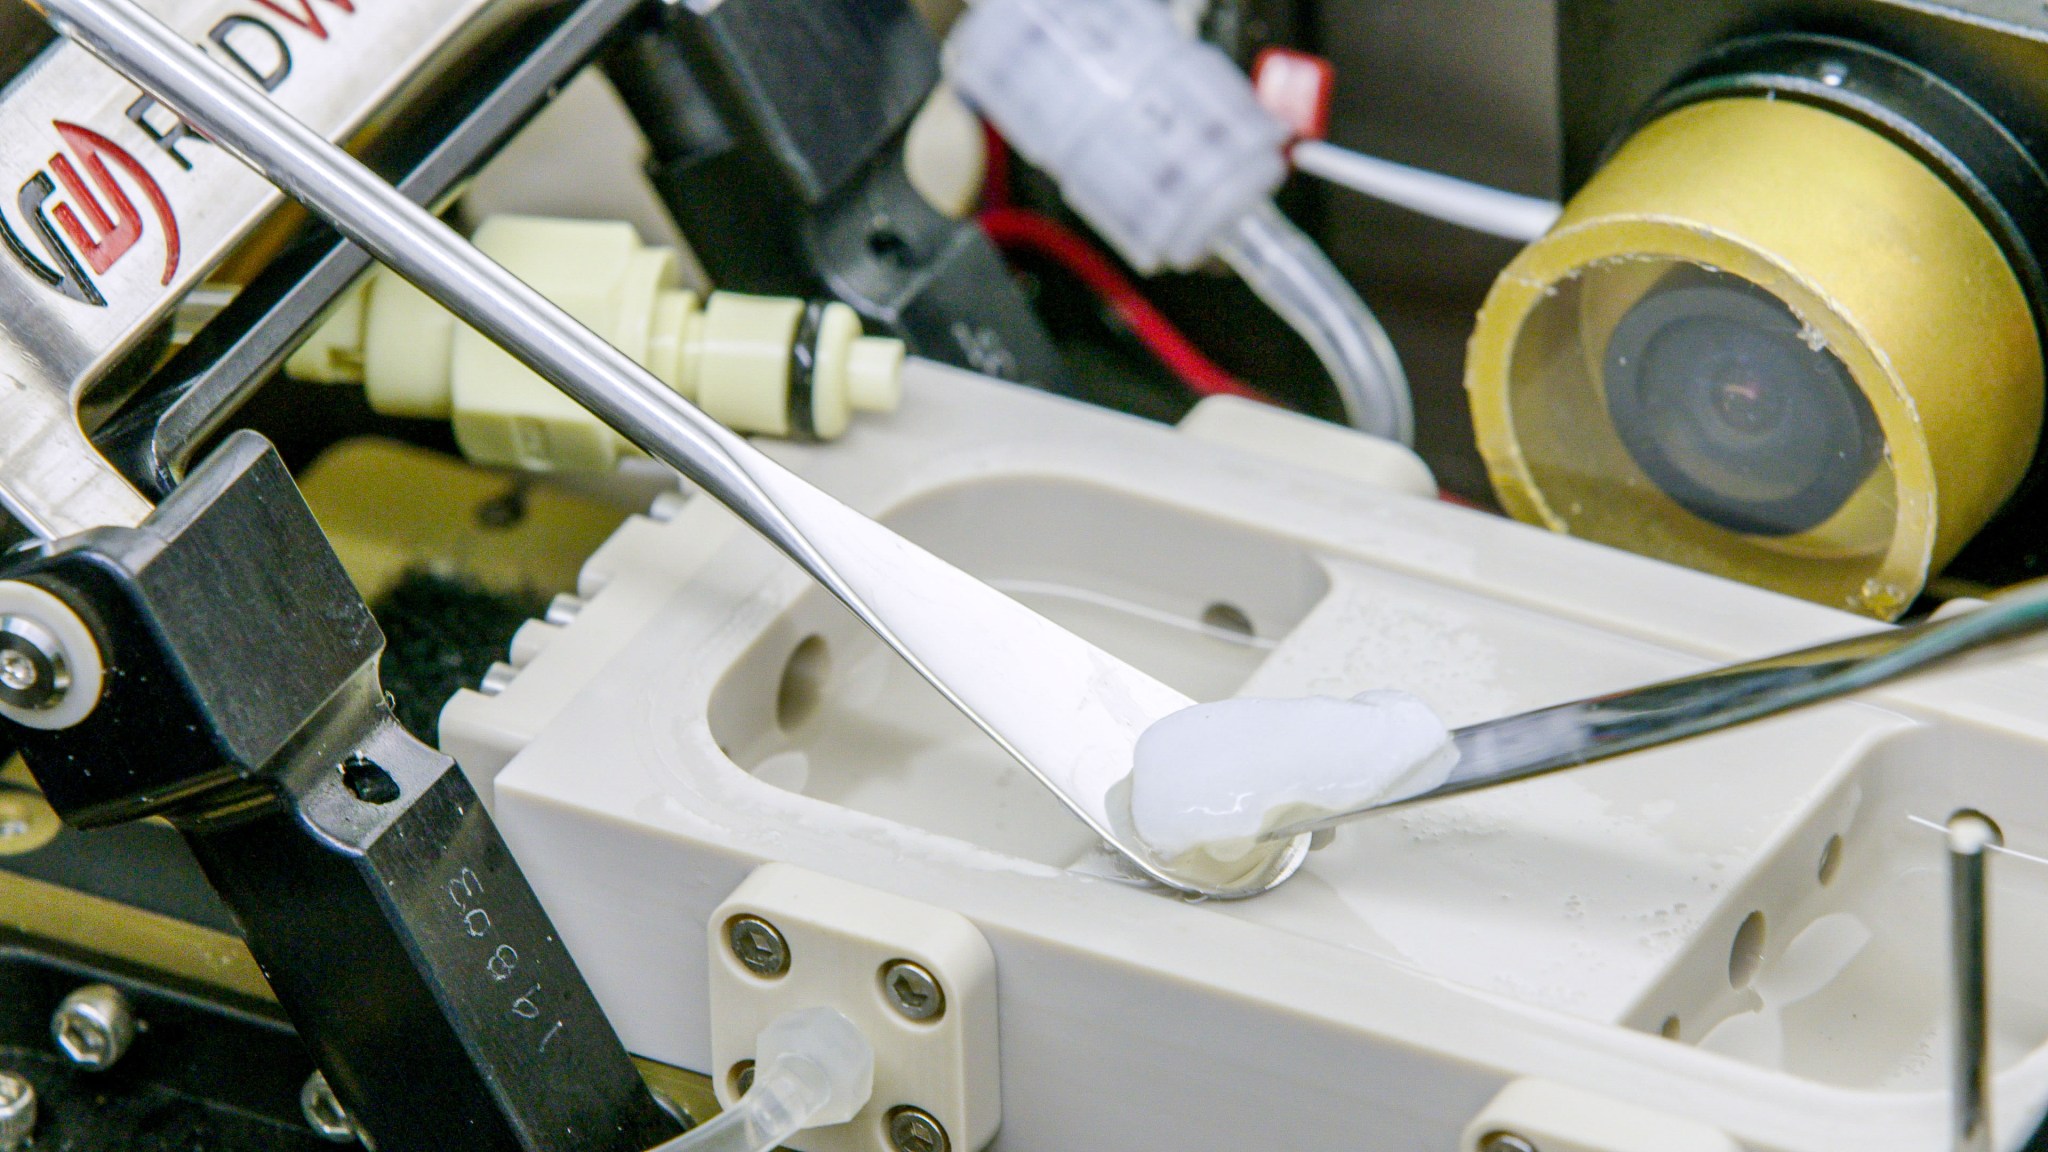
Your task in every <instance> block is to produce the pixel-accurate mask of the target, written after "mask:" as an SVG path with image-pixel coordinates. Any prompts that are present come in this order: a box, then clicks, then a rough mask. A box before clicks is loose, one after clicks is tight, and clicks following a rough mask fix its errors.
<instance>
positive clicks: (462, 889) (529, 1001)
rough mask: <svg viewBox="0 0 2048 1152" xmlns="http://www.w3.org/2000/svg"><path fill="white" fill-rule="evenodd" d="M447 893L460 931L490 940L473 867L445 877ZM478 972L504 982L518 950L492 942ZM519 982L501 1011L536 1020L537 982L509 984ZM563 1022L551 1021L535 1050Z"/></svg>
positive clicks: (515, 969) (515, 967)
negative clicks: (514, 992) (517, 988)
mask: <svg viewBox="0 0 2048 1152" xmlns="http://www.w3.org/2000/svg"><path fill="white" fill-rule="evenodd" d="M447 892H448V899H449V901H450V902H451V903H453V904H454V906H455V914H456V916H457V917H458V922H459V923H460V924H461V925H462V931H463V934H464V935H466V936H468V937H469V938H471V939H473V940H479V941H484V942H486V943H488V942H490V941H491V940H492V938H493V935H494V933H495V932H496V931H497V929H496V927H495V926H494V925H493V924H492V923H491V911H490V908H489V906H488V904H487V902H486V900H487V897H488V895H489V893H488V892H486V891H485V889H484V881H483V877H481V876H478V875H477V874H476V872H475V870H474V869H470V868H463V869H461V870H460V871H458V872H456V873H455V875H454V876H453V877H451V878H450V879H449V881H448V883H447ZM482 973H483V976H484V977H485V978H486V979H488V980H489V981H490V983H491V985H492V986H493V987H497V986H504V985H506V984H507V982H508V981H511V980H512V978H513V977H514V976H517V975H518V974H519V949H517V948H515V947H513V946H512V945H511V944H510V943H507V942H505V941H502V940H500V941H498V942H497V943H495V944H493V945H492V947H491V950H490V952H489V953H487V954H486V955H485V956H484V960H483V965H482ZM521 984H523V985H524V987H525V990H524V991H522V992H520V993H519V994H518V995H517V996H513V997H511V999H510V1000H509V1001H507V1002H506V1007H505V1012H506V1014H507V1015H510V1016H513V1017H516V1018H518V1019H520V1020H525V1021H538V1020H540V1018H541V1005H540V992H541V986H540V983H539V982H538V981H534V980H526V981H522V982H519V983H513V984H511V985H510V987H520V986H521ZM566 1023H567V1022H566V1021H563V1020H554V1021H551V1022H550V1026H549V1027H548V1029H547V1031H546V1033H545V1034H543V1035H542V1036H541V1038H540V1042H539V1044H538V1045H537V1046H536V1048H535V1050H536V1051H539V1052H545V1051H547V1048H548V1044H549V1043H550V1042H552V1041H553V1040H554V1038H555V1036H556V1035H557V1034H559V1033H560V1032H561V1031H562V1029H563V1028H564V1027H565V1026H566Z"/></svg>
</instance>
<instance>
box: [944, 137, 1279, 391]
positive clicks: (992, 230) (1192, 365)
mask: <svg viewBox="0 0 2048 1152" xmlns="http://www.w3.org/2000/svg"><path fill="white" fill-rule="evenodd" d="M982 132H983V134H984V136H985V138H986V139H987V141H988V161H987V175H986V178H985V180H984V182H983V184H982V189H981V204H982V211H981V227H982V229H983V230H984V231H986V232H987V233H988V236H989V239H990V240H993V241H994V242H995V244H996V247H998V248H1002V249H1004V250H1005V251H1013V252H1014V251H1018V250H1023V251H1028V252H1035V253H1037V254H1039V255H1040V256H1044V257H1045V258H1047V259H1049V260H1051V261H1053V262H1054V263H1056V264H1058V265H1059V266H1060V267H1062V268H1064V269H1066V270H1067V272H1068V273H1070V274H1071V275H1072V276H1073V277H1074V278H1075V279H1077V280H1079V281H1080V282H1081V283H1082V284H1083V285H1084V286H1086V287H1087V288H1088V290H1089V291H1091V292H1093V293H1095V295H1096V296H1098V297H1100V298H1101V299H1102V302H1103V303H1105V304H1107V305H1108V306H1109V307H1110V309H1111V311H1113V312H1115V313H1116V316H1117V318H1118V319H1119V320H1122V321H1123V322H1124V324H1125V325H1126V326H1128V327H1129V328H1130V330H1131V333H1132V334H1133V335H1135V336H1136V337H1137V338H1138V341H1139V342H1140V343H1142V344H1143V345H1145V347H1146V348H1147V349H1148V350H1150V351H1151V353H1152V354H1153V355H1154V356H1157V357H1158V358H1159V361H1160V363H1162V364H1164V365H1166V368H1167V370H1168V371H1170V372H1172V373H1173V374H1174V375H1175V376H1176V377H1179V379H1180V381H1181V383H1183V384H1185V385H1187V387H1188V389H1189V390H1190V391H1192V392H1194V393H1196V394H1197V395H1201V396H1217V395H1225V396H1243V397H1245V398H1247V399H1251V400H1259V401H1262V402H1264V403H1267V404H1275V403H1277V402H1276V401H1275V400H1273V399H1272V398H1271V397H1270V396H1267V395H1266V394H1265V393H1263V392H1261V391H1259V390H1258V389H1256V388H1253V387H1252V386H1251V385H1249V384H1246V383H1245V382H1244V381H1242V380H1239V379H1238V378H1237V377H1236V376H1234V375H1232V374H1231V373H1230V370H1229V369H1227V368H1225V367H1223V366H1222V365H1221V364H1218V363H1216V362H1215V361H1214V360H1211V359H1209V357H1208V356H1207V355H1205V354H1204V353H1203V352H1202V350H1201V349H1200V348H1197V347H1195V345H1194V342H1193V341H1192V340H1189V339H1188V338H1187V337H1186V336H1185V335H1183V334H1182V333H1181V330H1180V329H1179V328H1177V327H1175V326H1174V323H1173V321H1172V320H1169V319H1167V317H1166V314H1165V313H1164V312H1161V311H1160V310H1159V309H1158V308H1156V307H1154V306H1153V304H1152V302H1151V301H1150V300H1147V299H1145V294H1144V293H1142V292H1140V291H1139V290H1138V286H1137V285H1135V284H1133V283H1131V280H1130V277H1128V276H1125V275H1124V274H1123V272H1122V270H1121V269H1119V268H1118V267H1117V266H1116V265H1115V264H1114V263H1112V262H1111V261H1110V260H1109V258H1108V257H1106V256H1104V255H1103V254H1102V253H1100V252H1098V251H1096V249H1095V246H1094V245H1093V244H1090V243H1089V242H1088V240H1087V238H1086V237H1084V236H1082V235H1081V234H1080V233H1078V232H1076V231H1074V230H1073V229H1071V228H1069V227H1067V226H1066V225H1064V224H1062V223H1060V222H1059V221H1057V220H1054V219H1053V218H1052V217H1050V216H1047V215H1044V214H1043V213H1039V212H1032V211H1030V210H1028V209H1024V208H1015V207H1012V206H1011V204H1010V145H1009V142H1008V141H1006V140H1004V139H1003V137H1002V133H1000V132H998V131H996V128H995V125H993V124H990V123H989V122H988V121H986V120H984V121H982Z"/></svg>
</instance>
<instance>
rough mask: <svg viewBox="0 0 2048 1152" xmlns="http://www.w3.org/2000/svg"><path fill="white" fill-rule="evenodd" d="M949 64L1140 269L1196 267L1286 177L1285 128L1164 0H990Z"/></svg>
mask: <svg viewBox="0 0 2048 1152" xmlns="http://www.w3.org/2000/svg"><path fill="white" fill-rule="evenodd" d="M946 67H947V71H948V73H949V75H950V77H951V79H952V82H953V84H954V86H955V87H956V88H958V89H959V91H960V94H961V95H962V96H963V97H965V98H966V99H967V101H968V102H969V103H971V104H973V105H974V106H976V107H977V108H979V109H980V110H981V112H982V113H983V114H984V115H986V116H987V117H988V118H989V119H990V120H993V121H994V122H995V123H996V125H997V126H998V127H1000V128H1001V129H1002V131H1003V134H1004V135H1005V136H1006V137H1008V138H1009V141H1010V143H1011V145H1012V146H1014V147H1015V148H1016V149H1017V151H1018V152H1019V153H1021V154H1022V155H1023V156H1024V157H1025V158H1026V159H1028V160H1030V161H1031V162H1032V163H1033V164H1036V165H1038V166H1039V167H1041V168H1044V169H1045V170H1046V171H1048V172H1050V173H1052V175H1053V176H1054V178H1056V179H1057V180H1058V181H1059V183H1060V191H1061V192H1062V194H1063V195H1065V197H1066V199H1067V202H1068V203H1070V204H1072V205H1073V207H1074V209H1075V211H1077V212H1079V213H1080V214H1081V215H1082V216H1084V217H1086V218H1087V220H1088V222H1089V223H1090V224H1092V225H1093V226H1094V227H1095V229H1096V230H1097V231H1098V232H1100V233H1101V234H1102V235H1103V237H1104V238H1105V239H1107V240H1108V241H1109V242H1110V243H1111V244H1113V245H1115V246H1116V249H1117V251H1118V252H1119V253H1121V254H1122V255H1123V257H1124V259H1125V260H1127V261H1129V262H1130V264H1131V266H1132V267H1133V268H1136V269H1137V270H1138V271H1140V272H1143V273H1148V274H1149V273H1151V272H1155V271H1157V270H1159V269H1160V268H1161V267H1172V268H1178V269H1183V270H1186V269H1192V268H1194V267H1195V266H1196V265H1198V264H1200V263H1201V262H1202V261H1203V260H1205V259H1207V257H1208V256H1209V254H1210V252H1211V251H1212V250H1213V249H1214V248H1215V246H1216V241H1217V239H1218V237H1219V236H1221V235H1222V234H1223V232H1224V231H1225V230H1226V229H1228V228H1229V227H1230V226H1231V225H1232V224H1234V223H1235V222H1236V221H1237V220H1238V219H1240V218H1241V217H1243V216H1244V215H1245V214H1246V213H1247V212H1249V211H1251V210H1252V209H1253V208H1254V207H1256V206H1257V205H1258V204H1259V203H1260V202H1262V201H1264V200H1266V199H1268V198H1269V197H1271V196H1272V194H1273V191H1274V189H1276V188H1278V187H1279V186H1280V182H1281V180H1282V179H1283V178H1284V177H1285V176H1286V165H1285V162H1284V161H1283V160H1282V158H1281V146H1282V145H1283V144H1285V143H1286V140H1287V130H1286V129H1285V128H1284V127H1282V126H1281V124H1280V123H1279V121H1277V120H1275V119H1273V117H1272V116H1271V115H1269V114H1268V113H1267V112H1266V111H1265V109H1263V108H1261V107H1260V106H1259V103H1258V101H1257V99H1256V98H1255V97H1254V96H1253V95H1252V89H1251V84H1250V82H1249V81H1247V80H1246V79H1245V77H1244V75H1243V74H1242V73H1240V72H1239V71H1238V70H1237V69H1236V68H1235V67H1234V66H1233V65H1232V64H1231V63H1230V60H1229V58H1227V57H1226V56H1224V55H1223V53H1222V52H1220V51H1218V50H1217V49H1215V48H1214V47H1211V46H1209V45H1207V44H1203V43H1200V42H1198V41H1194V40H1191V39H1189V38H1188V37H1187V36H1186V35H1185V34H1184V33H1182V32H1181V30H1180V29H1179V28H1178V27H1177V26H1175V24H1174V22H1173V17H1172V15H1171V14H1170V13H1169V12H1168V11H1167V9H1166V7H1165V6H1164V5H1162V4H1159V3H1158V2H1157V0H981V3H979V4H977V5H976V6H975V7H973V8H972V9H970V10H969V11H968V13H967V15H965V16H964V17H962V18H961V20H960V22H959V23H958V24H956V25H955V26H954V28H953V32H952V35H951V36H950V37H948V38H947V41H946Z"/></svg>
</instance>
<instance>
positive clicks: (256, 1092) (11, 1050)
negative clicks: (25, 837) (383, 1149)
mask: <svg viewBox="0 0 2048 1152" xmlns="http://www.w3.org/2000/svg"><path fill="white" fill-rule="evenodd" d="M93 983H107V984H112V985H114V986H115V987H117V988H119V989H120V990H121V992H122V993H123V994H124V995H125V996H127V998H128V1000H129V1002H130V1003H131V1004H132V1005H133V1006H134V1010H135V1015H136V1019H137V1020H138V1021H139V1022H140V1024H139V1027H138V1030H137V1033H136V1037H135V1041H134V1043H133V1045H132V1046H131V1047H130V1048H129V1050H128V1053H127V1054H126V1055H125V1056H123V1057H122V1058H121V1060H120V1061H119V1062H118V1063H116V1064H115V1065H114V1067H113V1068H111V1069H109V1070H107V1071H104V1072H85V1071H81V1070H79V1069H77V1068H75V1067H73V1066H72V1065H71V1064H70V1063H69V1062H68V1061H66V1060H65V1059H64V1058H63V1057H62V1055H61V1054H60V1053H59V1052H58V1051H57V1050H56V1047H55V1045H54V1044H53V1043H52V1042H51V1041H50V1038H49V1020H50V1014H51V1012H52V1011H53V1010H54V1009H55V1008H56V1006H57V1004H58V1003H59V1002H60V1001H61V1000H62V999H63V998H64V997H65V996H66V995H68V994H69V993H70V992H71V991H72V990H74V989H76V988H78V987H80V986H81V985H85V984H93ZM0 1068H4V1069H7V1070H9V1071H12V1072H15V1073H18V1074H20V1075H23V1076H25V1077H26V1078H27V1079H28V1080H29V1082H30V1083H32V1084H33V1085H34V1086H35V1089H36V1095H37V1103H38V1108H37V1114H38V1122H37V1127H36V1133H35V1142H34V1144H33V1145H32V1148H33V1150H34V1152H243V1150H249V1152H255V1150H257V1149H265V1150H277V1152H301V1150H304V1152H311V1150H313V1149H317V1148H327V1147H331V1145H327V1144H325V1143H324V1142H323V1141H321V1140H320V1139H319V1138H318V1137H316V1136H314V1135H313V1134H312V1133H311V1132H310V1131H309V1130H308V1129H307V1128H306V1126H305V1124H304V1122H303V1120H302V1119H301V1116H300V1112H299V1103H298V1097H299V1089H300V1087H301V1086H302V1085H303V1084H304V1083H305V1081H306V1078H307V1077H308V1076H309V1075H311V1074H312V1070H313V1064H312V1061H311V1059H310V1058H308V1057H307V1055H306V1053H305V1050H304V1048H303V1047H302V1046H301V1045H300V1044H299V1041H298V1038H297V1037H296V1036H294V1035H293V1034H292V1031H291V1028H290V1027H289V1026H288V1025H286V1024H285V1023H284V1021H283V1020H282V1019H281V1018H280V1017H278V1016H277V1015H276V1010H275V1008H273V1007H271V1006H269V1005H265V1004H260V1003H254V1002H241V1001H239V999H238V998H235V997H232V996H228V995H226V994H222V993H218V992H214V991H210V990H204V989H200V988H197V987H196V986H188V985H184V984H181V983H179V982H177V981H174V980H170V979H168V978H163V977H155V976H145V975H143V974H141V973H139V972H136V971H133V970H130V969H127V968H125V967H123V966H121V965H118V964H113V963H110V962H104V961H99V960H95V959H92V958H90V957H86V956H84V955H83V954H74V953H71V952H69V951H68V950H65V949H63V948H60V947H57V946H54V945H46V944H40V943H37V942H34V941H30V940H28V939H26V938H23V937H19V936H16V935H14V934H12V933H7V932H0Z"/></svg>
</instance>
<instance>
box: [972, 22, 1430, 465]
mask: <svg viewBox="0 0 2048 1152" xmlns="http://www.w3.org/2000/svg"><path fill="white" fill-rule="evenodd" d="M946 70H947V74H948V77H949V78H950V79H951V80H952V82H953V85H954V87H956V88H957V89H958V90H959V92H960V94H961V96H962V97H964V98H965V99H966V100H967V101H968V102H969V103H970V104H973V105H974V106H975V107H977V108H979V109H980V110H981V112H982V114H983V115H985V116H987V117H988V118H989V119H990V120H991V121H993V122H994V123H995V124H996V126H997V127H999V128H1001V129H1002V131H1003V134H1004V135H1005V136H1006V137H1008V138H1009V141H1010V144H1011V145H1012V146H1013V147H1014V148H1016V150H1017V152H1018V153H1019V154H1020V155H1022V156H1023V157H1024V158H1025V159H1027V160H1029V161H1031V162H1032V163H1033V164H1036V165H1037V166H1039V167H1040V168H1042V169H1044V170H1045V171H1046V172H1048V173H1050V174H1051V175H1052V176H1053V178H1054V179H1056V180H1058V181H1059V185H1060V193H1061V195H1062V196H1064V197H1065V198H1066V201H1067V203H1069V204H1070V205H1072V206H1073V208H1074V210H1075V211H1076V212H1078V213H1080V214H1081V215H1082V216H1083V217H1084V218H1086V219H1087V221H1088V223H1089V224H1090V225H1092V226H1093V227H1094V228H1095V230H1096V231H1097V232H1099V233H1101V234H1102V237H1103V238H1104V239H1105V240H1107V241H1109V243H1110V244H1111V245H1112V246H1114V247H1115V248H1116V250H1117V252H1118V253H1119V254H1121V255H1122V256H1123V258H1124V260H1125V261H1126V262H1127V263H1129V264H1130V265H1131V267H1133V268H1135V269H1137V270H1138V271H1139V272H1142V273H1147V274H1150V273H1153V272H1157V271H1159V270H1160V269H1162V268H1174V269H1180V270H1183V271H1186V270H1192V269H1194V268H1196V267H1198V266H1199V265H1201V264H1202V263H1204V262H1205V261H1207V260H1208V259H1210V258H1211V257H1212V256H1214V257H1221V258H1222V259H1223V260H1225V261H1226V262H1228V263H1229V264H1230V265H1231V267H1232V268H1234V269H1235V270H1236V271H1237V272H1238V274H1239V275H1240V276H1243V277H1244V279H1245V281H1246V282H1247V283H1248V284H1250V285H1251V287H1252V288H1253V290H1254V291H1256V292H1257V293H1258V294H1259V296H1260V298H1261V299H1263V300H1265V301H1266V303H1267V304H1268V305H1269V306H1271V307H1272V308H1273V310H1274V311H1276V312H1278V313H1279V314H1280V315H1281V317H1282V318H1284V319H1285V320H1286V321H1287V322H1288V323H1289V324H1291V325H1293V326H1294V328H1295V329H1296V330H1297V331H1299V332H1300V333H1301V334H1302V336H1303V337H1304V338H1305V339H1307V341H1308V342H1309V345H1310V346H1311V347H1312V348H1314V349H1315V351H1316V354H1317V356H1318V357H1319V358H1320V359H1321V360H1322V362H1323V365H1324V367H1325V369H1326V370H1327V371H1328V372H1329V373H1330V378H1331V380H1332V381H1333V382H1334V383H1335V385H1336V387H1337V391H1338V393H1339V395H1340V396H1341V397H1342V398H1343V401H1344V409H1345V413H1346V415H1347V416H1348V418H1349V419H1350V422H1351V423H1352V425H1353V426H1355V427H1357V428H1358V429H1360V430H1361V431H1365V432H1370V433H1373V434H1374V435H1377V436H1384V437H1387V438H1389V439H1393V440H1400V441H1403V442H1408V441H1410V440H1412V439H1413V438H1414V422H1415V418H1414V406H1413V402H1412V400H1411V399H1410V397H1409V393H1408V377H1407V374H1406V373H1405V372H1403V371H1402V368H1401V361H1400V358H1399V357H1398V356H1397V355H1396V354H1395V352H1394V347H1393V344H1392V342H1390V341H1389V340H1388V339H1387V336H1386V333H1385V332H1384V331H1383V330H1382V329H1381V328H1380V325H1379V321H1378V320H1376V319H1375V318H1374V317H1373V315H1372V313H1371V311H1369V310H1368V309H1367V308H1366V306H1365V304H1364V302H1363V301H1361V300H1360V299H1359V298H1358V294H1357V293H1356V292H1355V291H1353V290H1352V289H1351V287H1350V285H1349V284H1347V283H1346V282H1345V281H1344V278H1343V277H1342V276H1341V275H1340V274H1339V273H1338V272H1337V270H1336V269H1335V268H1334V267H1332V266H1331V264H1330V262H1329V258H1328V257H1326V256H1324V255H1323V253H1322V252H1321V250H1319V249H1317V248H1316V247H1315V245H1314V244H1313V243H1312V242H1310V241H1309V239H1308V238H1307V237H1306V236H1303V235H1302V234H1301V233H1300V231H1299V230H1298V229H1296V228H1295V227H1294V226H1293V225H1292V224H1290V223H1289V222H1288V221H1287V219H1286V218H1285V217H1283V216H1281V215H1280V214H1279V212H1278V211H1276V210H1275V209H1274V208H1273V206H1272V196H1273V193H1274V191H1275V190H1276V189H1278V188H1279V187H1280V183H1281V181H1282V180H1283V179H1285V178H1286V175H1287V166H1286V162H1285V160H1284V158H1283V156H1282V151H1281V150H1282V148H1283V147H1284V146H1285V144H1286V143H1287V135H1288V134H1287V129H1286V128H1285V127H1284V126H1283V125H1281V123H1280V122H1279V121H1278V120H1275V119H1274V118H1273V117H1272V116H1271V115H1270V114H1268V113H1267V112H1266V110H1265V109H1264V108H1262V107H1260V106H1259V102H1258V99H1257V97H1256V96H1255V95H1254V94H1253V92H1252V86H1251V82H1250V81H1249V80H1247V79H1246V78H1245V76H1244V74H1243V73H1241V72H1239V71H1238V70H1237V68H1236V66H1235V65H1233V64H1232V63H1231V62H1230V59H1229V58H1228V57H1226V56H1225V55H1224V54H1223V53H1222V52H1220V51H1218V50H1217V49H1216V48H1214V47H1212V46H1210V45H1207V44H1204V43H1201V42H1200V41H1197V40H1194V39H1191V38H1190V37H1188V36H1187V35H1186V34H1185V33H1184V32H1183V31H1182V30H1181V29H1180V28H1179V27H1178V26H1177V25H1176V24H1175V23H1174V18H1173V14H1172V13H1171V12H1170V11H1169V10H1168V9H1167V7H1166V6H1165V5H1163V4H1161V3H1159V2H1158V0H980V2H979V3H977V4H976V5H975V6H974V7H973V8H972V9H970V10H969V11H968V13H967V15H966V16H964V17H962V18H961V19H960V21H959V23H957V24H955V25H954V26H953V31H952V33H951V34H950V35H949V36H948V37H947V38H946Z"/></svg>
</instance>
